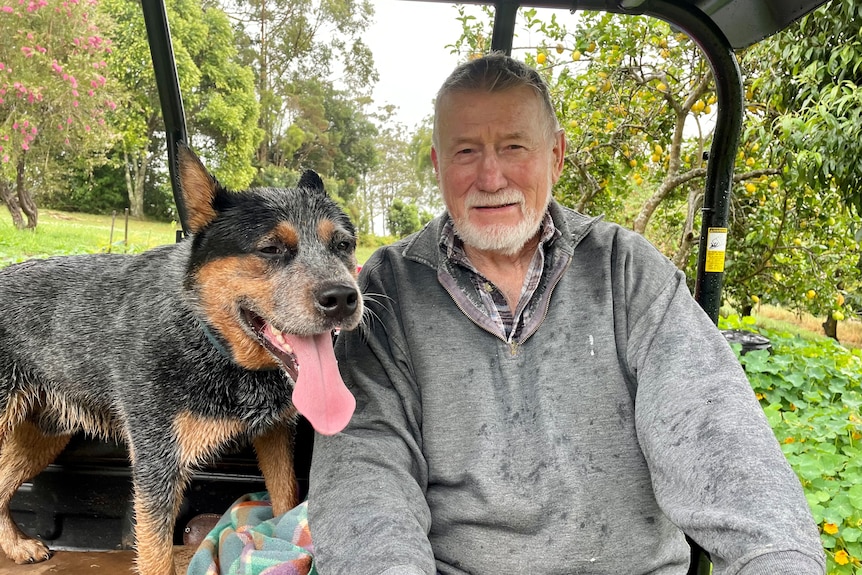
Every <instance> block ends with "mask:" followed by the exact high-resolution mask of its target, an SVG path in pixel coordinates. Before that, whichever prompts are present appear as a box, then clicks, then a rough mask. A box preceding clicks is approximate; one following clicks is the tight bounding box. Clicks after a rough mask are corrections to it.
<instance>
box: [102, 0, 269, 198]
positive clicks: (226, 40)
mask: <svg viewBox="0 0 862 575" xmlns="http://www.w3.org/2000/svg"><path fill="white" fill-rule="evenodd" d="M102 2H103V4H102V6H103V10H104V11H106V12H107V13H109V14H110V15H111V17H112V18H113V19H114V20H115V21H117V22H123V25H122V26H114V27H113V28H112V29H111V31H110V34H111V37H112V38H113V40H114V44H115V45H117V46H122V50H115V51H114V52H113V53H112V54H111V57H110V58H109V59H108V64H109V70H110V72H111V74H112V75H113V77H115V78H117V80H118V81H119V82H120V83H121V84H122V85H123V87H124V88H125V90H126V91H127V94H128V96H127V102H126V103H125V105H123V106H121V107H120V109H119V110H118V114H117V118H116V123H117V126H118V128H119V129H120V130H121V131H122V134H123V140H122V145H121V147H120V149H119V150H118V154H117V155H118V156H122V157H123V164H122V170H123V171H124V172H126V174H124V175H127V176H128V180H127V181H128V182H129V183H130V185H129V188H128V194H129V197H130V206H131V207H132V210H133V212H134V213H136V214H139V215H143V211H144V209H145V208H149V206H147V205H146V202H145V198H144V187H145V183H146V182H147V178H148V172H149V171H150V166H151V164H152V162H153V158H154V157H156V156H159V157H163V156H164V151H163V150H164V147H163V146H164V144H163V143H162V144H161V146H157V145H156V144H158V143H160V142H159V134H160V132H161V131H162V130H163V129H164V127H163V124H162V118H161V107H160V101H159V96H158V92H157V89H156V83H155V77H154V73H153V66H152V57H151V55H150V49H149V45H148V44H147V35H146V31H145V27H144V21H143V14H142V12H141V7H140V4H139V3H136V2H129V1H128V0H102ZM166 9H167V12H168V19H169V22H170V25H171V39H172V42H173V51H174V56H175V59H176V66H177V74H178V77H179V80H180V91H181V93H182V96H183V106H184V109H185V112H186V123H187V129H188V133H189V139H190V143H191V145H192V147H193V148H194V149H195V150H196V151H197V152H198V153H199V154H200V155H201V157H202V158H203V159H204V161H205V163H206V164H207V167H208V168H209V169H210V170H211V171H212V172H213V173H214V174H215V176H216V177H217V178H218V179H219V180H220V181H221V182H222V183H223V184H225V185H226V186H228V187H231V188H243V187H246V186H247V185H248V184H249V183H250V182H251V180H252V178H253V177H254V172H255V170H254V167H253V166H252V158H253V152H254V150H255V148H256V147H257V144H258V142H259V141H260V138H261V135H262V133H261V132H260V130H259V129H258V127H257V122H258V116H259V105H258V102H257V99H256V96H255V92H254V77H253V73H252V71H251V70H249V69H247V68H246V67H244V66H242V65H241V62H240V60H239V56H238V50H237V47H236V41H235V38H234V33H233V30H232V29H231V27H230V24H229V21H228V19H227V15H226V14H225V13H224V12H223V11H222V10H220V9H219V8H218V7H216V6H214V5H212V3H204V5H201V3H200V2H196V1H193V0H168V1H167V2H166ZM159 176H160V177H161V178H162V179H164V180H165V181H166V173H165V172H164V171H160V172H159ZM155 185H156V187H160V186H162V185H163V183H162V182H156V184H155Z"/></svg>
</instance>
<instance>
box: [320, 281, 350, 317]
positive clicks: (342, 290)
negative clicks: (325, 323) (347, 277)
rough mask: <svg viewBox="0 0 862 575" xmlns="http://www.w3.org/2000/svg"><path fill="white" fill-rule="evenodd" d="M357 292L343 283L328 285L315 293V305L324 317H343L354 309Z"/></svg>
mask: <svg viewBox="0 0 862 575" xmlns="http://www.w3.org/2000/svg"><path fill="white" fill-rule="evenodd" d="M358 302H359V294H358V293H356V289H355V288H353V287H351V286H349V285H345V284H337V285H330V286H328V287H326V288H324V289H322V290H321V291H320V292H318V294H317V305H319V306H320V309H322V310H323V313H324V314H326V317H331V318H343V317H347V316H349V315H350V314H352V313H353V312H355V311H356V305H357V303H358Z"/></svg>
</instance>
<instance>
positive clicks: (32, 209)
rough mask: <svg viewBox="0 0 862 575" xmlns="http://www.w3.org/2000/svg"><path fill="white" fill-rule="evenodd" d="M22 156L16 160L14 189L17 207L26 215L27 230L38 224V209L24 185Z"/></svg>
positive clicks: (34, 227)
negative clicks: (16, 196)
mask: <svg viewBox="0 0 862 575" xmlns="http://www.w3.org/2000/svg"><path fill="white" fill-rule="evenodd" d="M24 157H25V156H24V154H21V157H20V158H19V159H18V166H16V168H15V187H16V188H17V189H16V192H17V195H18V205H19V206H21V209H22V210H23V211H24V213H25V214H27V228H28V229H31V230H35V229H36V225H37V224H38V223H39V209H38V208H37V207H36V202H34V201H33V196H31V195H30V192H29V191H28V190H27V186H26V184H25V183H24V165H25V164H24Z"/></svg>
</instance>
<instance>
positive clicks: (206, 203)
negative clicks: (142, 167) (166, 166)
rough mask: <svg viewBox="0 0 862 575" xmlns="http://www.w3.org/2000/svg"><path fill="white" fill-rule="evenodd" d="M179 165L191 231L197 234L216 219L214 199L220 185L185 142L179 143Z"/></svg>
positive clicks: (181, 185) (181, 186)
mask: <svg viewBox="0 0 862 575" xmlns="http://www.w3.org/2000/svg"><path fill="white" fill-rule="evenodd" d="M177 163H178V166H179V178H180V188H181V189H182V192H183V199H184V200H185V204H186V217H187V218H188V225H189V230H190V231H191V233H193V234H196V233H198V232H199V231H201V230H202V229H203V228H205V227H206V226H207V224H209V223H210V222H212V221H213V220H214V219H215V218H216V210H215V207H213V199H214V198H215V195H216V191H217V190H218V187H219V185H218V182H217V181H216V179H215V178H214V177H212V176H211V175H210V173H209V172H208V171H207V169H206V168H205V167H204V165H203V164H202V163H201V161H200V159H199V158H198V157H197V156H196V155H195V153H194V152H192V151H191V149H190V148H189V147H188V146H187V145H186V144H185V143H184V142H179V143H177Z"/></svg>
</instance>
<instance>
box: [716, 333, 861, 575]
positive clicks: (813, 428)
mask: <svg viewBox="0 0 862 575" xmlns="http://www.w3.org/2000/svg"><path fill="white" fill-rule="evenodd" d="M719 326H720V327H721V328H722V329H725V328H734V329H748V330H750V331H754V332H756V333H759V334H761V335H763V336H765V337H767V338H769V340H770V342H771V344H772V350H771V352H770V351H768V350H756V351H749V352H747V353H745V354H744V355H742V354H741V349H740V346H739V345H734V346H733V347H734V348H735V350H736V352H737V355H738V356H739V359H740V362H741V363H742V364H743V365H744V366H745V370H746V373H747V374H748V378H749V380H750V382H751V385H752V387H753V388H754V391H755V393H756V394H757V397H758V399H759V400H760V402H761V405H762V406H763V409H764V411H765V412H766V416H767V418H768V419H769V423H770V424H771V426H772V429H773V431H774V432H775V435H776V437H777V438H778V441H779V442H780V443H781V447H782V449H783V451H784V454H785V456H786V457H787V460H788V461H789V462H790V465H791V467H792V468H793V469H794V471H795V472H796V474H797V475H798V476H799V479H800V480H801V482H802V485H803V487H804V489H805V496H806V498H807V499H808V503H809V505H810V506H811V511H812V513H813V515H814V519H815V521H816V522H817V524H818V525H819V527H820V536H821V540H822V541H823V547H824V548H825V549H826V554H827V561H828V566H827V572H828V573H829V574H830V575H854V574H860V573H862V444H860V441H862V415H860V406H862V350H858V349H853V350H851V349H847V348H845V347H843V346H841V345H839V344H838V343H837V342H835V341H834V340H832V339H826V338H824V339H817V340H811V339H803V338H801V337H798V336H794V335H790V334H784V333H778V332H774V331H769V330H765V329H762V328H757V327H755V326H754V320H753V318H749V317H745V318H739V317H736V316H731V317H729V318H722V319H721V321H720V322H719Z"/></svg>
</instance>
